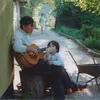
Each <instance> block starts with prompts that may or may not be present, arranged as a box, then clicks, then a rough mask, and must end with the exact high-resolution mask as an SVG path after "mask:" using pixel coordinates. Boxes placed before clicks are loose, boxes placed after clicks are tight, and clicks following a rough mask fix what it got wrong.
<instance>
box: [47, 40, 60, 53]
mask: <svg viewBox="0 0 100 100" xmlns="http://www.w3.org/2000/svg"><path fill="white" fill-rule="evenodd" d="M51 43H52V44H53V45H54V46H55V47H56V49H57V52H59V50H60V46H59V43H58V42H57V41H54V40H52V41H50V42H49V43H48V45H47V46H48V47H49V45H50V44H51Z"/></svg>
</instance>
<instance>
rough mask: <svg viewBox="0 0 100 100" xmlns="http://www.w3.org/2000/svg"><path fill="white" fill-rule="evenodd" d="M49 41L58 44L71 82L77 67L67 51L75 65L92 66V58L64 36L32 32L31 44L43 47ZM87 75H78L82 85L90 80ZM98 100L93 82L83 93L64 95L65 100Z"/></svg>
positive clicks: (16, 82) (46, 31) (99, 92)
mask: <svg viewBox="0 0 100 100" xmlns="http://www.w3.org/2000/svg"><path fill="white" fill-rule="evenodd" d="M50 40H56V41H58V42H59V43H60V46H61V49H60V54H61V56H62V58H63V60H64V67H65V68H66V70H67V72H68V73H69V75H70V77H71V78H72V80H74V81H76V76H77V72H78V69H77V66H76V65H75V63H74V61H73V59H72V58H71V56H70V54H69V53H68V52H67V51H70V52H71V53H72V55H73V56H74V58H75V60H76V62H77V64H88V63H90V64H92V63H93V60H92V57H91V56H90V55H89V54H88V53H87V52H85V51H83V50H82V49H81V48H80V47H79V46H78V45H77V44H76V43H75V42H73V41H72V40H70V39H67V38H66V37H64V36H59V35H58V34H57V33H55V32H53V31H50V30H47V29H45V31H44V33H41V32H40V31H39V30H34V32H33V43H35V44H37V45H38V46H39V47H44V46H46V45H47V43H48V42H49V41H50ZM99 61H100V60H99ZM16 64H17V63H16V61H15V80H14V88H15V89H16V84H18V83H19V82H20V79H19V70H20V68H19V66H17V65H16ZM90 78H91V76H89V75H86V74H84V75H80V78H79V82H80V83H82V84H84V83H85V82H86V80H88V79H90ZM85 99H86V100H100V87H97V86H96V84H95V81H92V82H90V83H89V84H88V87H87V89H85V90H83V91H80V92H79V91H78V92H75V93H71V94H68V95H66V100H85Z"/></svg>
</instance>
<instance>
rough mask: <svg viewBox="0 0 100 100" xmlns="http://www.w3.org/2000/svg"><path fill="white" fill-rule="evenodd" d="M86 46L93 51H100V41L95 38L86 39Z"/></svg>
mask: <svg viewBox="0 0 100 100" xmlns="http://www.w3.org/2000/svg"><path fill="white" fill-rule="evenodd" d="M84 44H85V45H86V46H87V47H88V48H91V49H97V50H100V40H99V39H97V38H95V37H94V38H93V37H88V38H86V39H85V41H84Z"/></svg>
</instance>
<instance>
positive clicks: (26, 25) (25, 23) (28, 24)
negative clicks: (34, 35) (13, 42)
mask: <svg viewBox="0 0 100 100" xmlns="http://www.w3.org/2000/svg"><path fill="white" fill-rule="evenodd" d="M33 26H34V20H33V19H32V17H30V16H24V17H22V18H21V20H20V28H21V29H22V30H23V31H25V32H26V33H31V32H32V31H33Z"/></svg>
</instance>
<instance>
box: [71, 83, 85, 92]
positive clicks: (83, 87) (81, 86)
mask: <svg viewBox="0 0 100 100" xmlns="http://www.w3.org/2000/svg"><path fill="white" fill-rule="evenodd" d="M86 87H87V84H86V85H81V84H78V85H77V88H72V91H73V92H75V91H81V90H83V89H85V88H86Z"/></svg>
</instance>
